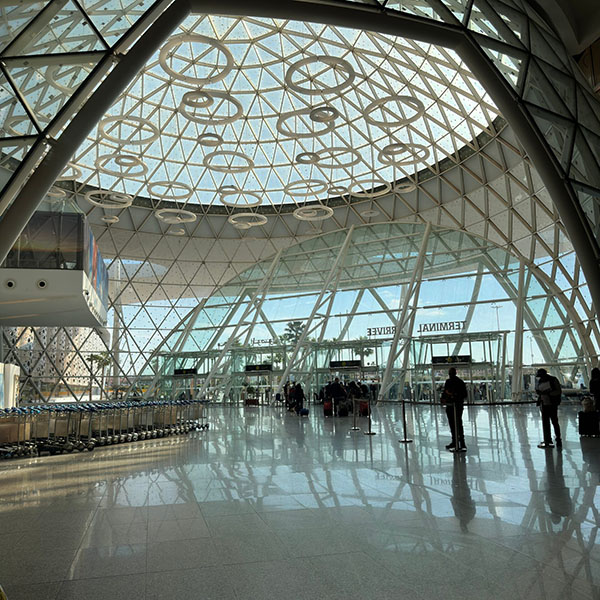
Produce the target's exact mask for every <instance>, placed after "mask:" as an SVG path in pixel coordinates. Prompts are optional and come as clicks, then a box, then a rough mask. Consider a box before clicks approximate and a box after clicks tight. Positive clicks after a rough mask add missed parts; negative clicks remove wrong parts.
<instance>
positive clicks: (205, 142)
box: [198, 133, 223, 148]
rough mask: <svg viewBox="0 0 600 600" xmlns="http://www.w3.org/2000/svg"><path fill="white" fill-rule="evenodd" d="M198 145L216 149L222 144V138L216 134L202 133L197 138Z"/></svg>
mask: <svg viewBox="0 0 600 600" xmlns="http://www.w3.org/2000/svg"><path fill="white" fill-rule="evenodd" d="M198 143H199V144H200V145H201V146H206V147H207V148H217V147H218V146H220V145H221V144H222V143H223V138H222V137H221V136H220V135H219V134H218V133H203V134H202V135H199V136H198Z"/></svg>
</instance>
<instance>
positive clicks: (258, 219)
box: [227, 212, 268, 229]
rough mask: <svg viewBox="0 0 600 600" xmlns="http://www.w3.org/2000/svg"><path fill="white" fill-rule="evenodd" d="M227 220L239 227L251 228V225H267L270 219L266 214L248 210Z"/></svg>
mask: <svg viewBox="0 0 600 600" xmlns="http://www.w3.org/2000/svg"><path fill="white" fill-rule="evenodd" d="M227 221H228V222H229V223H231V224H232V225H233V226H234V227H235V228H237V229H250V227H257V226H259V225H265V224H266V223H267V221H268V219H267V217H265V215H260V214H257V213H251V212H247V213H237V214H235V215H231V216H230V217H229V218H228V219H227Z"/></svg>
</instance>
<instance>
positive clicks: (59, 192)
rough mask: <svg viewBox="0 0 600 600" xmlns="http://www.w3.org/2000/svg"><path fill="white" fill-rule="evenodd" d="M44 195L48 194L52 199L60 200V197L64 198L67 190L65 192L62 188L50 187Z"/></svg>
mask: <svg viewBox="0 0 600 600" xmlns="http://www.w3.org/2000/svg"><path fill="white" fill-rule="evenodd" d="M46 195H47V196H50V198H53V199H54V200H60V199H61V198H65V197H66V196H67V192H65V190H63V189H62V188H59V187H53V188H50V190H49V191H48V193H47V194H46Z"/></svg>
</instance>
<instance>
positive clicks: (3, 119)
mask: <svg viewBox="0 0 600 600" xmlns="http://www.w3.org/2000/svg"><path fill="white" fill-rule="evenodd" d="M37 134H38V130H37V128H36V127H35V125H34V124H33V123H32V121H31V119H30V118H29V116H28V115H27V112H26V111H25V108H24V107H23V105H22V104H21V103H20V102H19V100H18V98H17V97H16V96H15V94H14V92H13V90H12V87H11V86H10V84H9V83H8V80H7V79H6V77H5V76H4V74H3V73H0V137H3V138H5V137H18V136H24V135H37Z"/></svg>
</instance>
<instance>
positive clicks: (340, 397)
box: [330, 377, 348, 416]
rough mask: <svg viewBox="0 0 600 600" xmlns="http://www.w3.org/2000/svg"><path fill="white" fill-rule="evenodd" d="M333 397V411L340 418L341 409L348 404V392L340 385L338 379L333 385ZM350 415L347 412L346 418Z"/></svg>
mask: <svg viewBox="0 0 600 600" xmlns="http://www.w3.org/2000/svg"><path fill="white" fill-rule="evenodd" d="M330 391H331V397H332V398H333V410H334V412H335V414H336V415H338V416H339V410H340V407H341V406H342V405H343V404H344V403H345V402H346V390H345V389H344V386H343V385H342V384H341V383H340V380H339V378H338V377H336V378H335V379H334V380H333V383H332V384H331V390H330ZM347 415H348V413H347V412H346V416H347Z"/></svg>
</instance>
